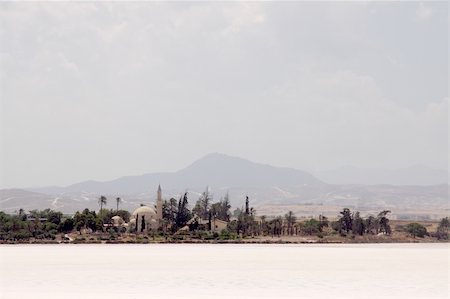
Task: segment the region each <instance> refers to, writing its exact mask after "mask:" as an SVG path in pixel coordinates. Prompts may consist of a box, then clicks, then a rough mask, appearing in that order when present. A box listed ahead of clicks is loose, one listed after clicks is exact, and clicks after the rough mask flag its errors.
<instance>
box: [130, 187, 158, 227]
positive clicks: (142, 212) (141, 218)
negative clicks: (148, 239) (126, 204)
mask: <svg viewBox="0 0 450 299" xmlns="http://www.w3.org/2000/svg"><path fill="white" fill-rule="evenodd" d="M162 206H163V200H162V191H161V185H159V186H158V191H157V197H156V211H155V210H154V209H153V208H151V207H149V206H144V205H142V206H140V207H139V208H137V209H136V210H134V212H133V214H132V215H131V219H130V223H129V228H130V230H131V231H133V232H137V233H142V232H146V231H148V230H156V229H158V228H159V227H160V226H161V225H162V219H163V218H162Z"/></svg>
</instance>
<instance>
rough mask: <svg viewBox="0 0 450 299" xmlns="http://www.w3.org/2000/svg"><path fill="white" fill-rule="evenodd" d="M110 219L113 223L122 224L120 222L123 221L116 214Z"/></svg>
mask: <svg viewBox="0 0 450 299" xmlns="http://www.w3.org/2000/svg"><path fill="white" fill-rule="evenodd" d="M111 220H112V222H113V224H114V225H122V224H123V223H124V221H123V219H122V217H120V216H117V215H116V216H113V217H111Z"/></svg>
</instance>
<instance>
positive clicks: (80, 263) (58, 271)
mask: <svg viewBox="0 0 450 299" xmlns="http://www.w3.org/2000/svg"><path fill="white" fill-rule="evenodd" d="M449 252H450V251H449V245H448V244H357V245H307V244H305V245H249V244H245V245H237V244H232V245H231V244H230V245H213V244H203V245H194V244H158V245H155V244H151V245H150V244H146V245H137V244H130V245H106V244H105V245H14V246H0V298H346V299H348V298H358V299H363V298H427V299H428V298H450V296H449V258H450V255H449Z"/></svg>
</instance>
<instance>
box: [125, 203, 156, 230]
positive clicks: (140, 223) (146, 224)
mask: <svg viewBox="0 0 450 299" xmlns="http://www.w3.org/2000/svg"><path fill="white" fill-rule="evenodd" d="M131 219H132V220H134V221H135V223H136V225H137V232H144V231H148V230H150V229H156V228H157V227H158V222H157V221H156V219H157V217H156V212H155V210H153V209H152V208H150V207H148V206H141V207H139V208H137V209H136V210H134V212H133V214H132V216H131ZM130 222H131V221H130Z"/></svg>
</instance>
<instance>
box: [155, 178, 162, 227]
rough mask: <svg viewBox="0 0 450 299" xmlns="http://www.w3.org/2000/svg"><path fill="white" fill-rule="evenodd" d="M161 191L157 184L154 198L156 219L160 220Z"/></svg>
mask: <svg viewBox="0 0 450 299" xmlns="http://www.w3.org/2000/svg"><path fill="white" fill-rule="evenodd" d="M162 206H163V201H162V192H161V185H158V192H157V198H156V217H157V219H158V220H162Z"/></svg>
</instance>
